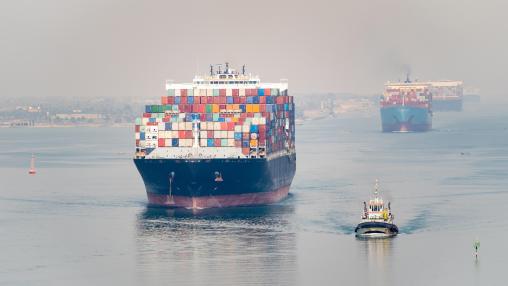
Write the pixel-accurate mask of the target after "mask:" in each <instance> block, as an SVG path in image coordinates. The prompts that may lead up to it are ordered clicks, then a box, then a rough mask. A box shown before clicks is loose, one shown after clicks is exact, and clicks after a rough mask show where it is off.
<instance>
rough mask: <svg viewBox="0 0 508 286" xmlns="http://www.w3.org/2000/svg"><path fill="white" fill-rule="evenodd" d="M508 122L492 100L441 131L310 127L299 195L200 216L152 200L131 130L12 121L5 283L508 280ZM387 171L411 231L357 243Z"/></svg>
mask: <svg viewBox="0 0 508 286" xmlns="http://www.w3.org/2000/svg"><path fill="white" fill-rule="evenodd" d="M506 122H508V114H507V113H506V111H505V108H503V106H502V105H496V104H492V103H478V104H472V103H466V106H465V111H464V112H462V113H436V114H435V115H434V120H433V123H434V130H432V131H431V132H427V133H409V134H383V133H381V132H380V123H379V115H378V114H375V115H373V116H372V117H364V116H359V115H355V116H347V117H341V118H335V119H326V120H320V121H311V122H305V124H304V125H302V126H297V174H296V177H295V179H294V182H293V186H292V188H291V196H290V197H289V198H288V199H287V200H285V201H283V202H281V203H279V204H276V205H272V206H266V207H250V208H233V209H225V210H206V211H197V212H194V213H193V212H192V211H188V210H170V209H151V208H147V206H146V194H145V189H144V186H143V184H142V180H141V177H140V176H139V174H138V173H137V171H136V169H135V167H134V164H133V162H132V159H131V157H132V154H133V151H134V142H133V141H134V132H133V128H54V129H30V128H25V129H23V128H19V129H2V130H0V182H1V183H2V184H1V187H0V249H1V250H2V255H1V256H0V285H140V284H143V285H161V284H171V285H310V284H313V285H338V284H341V285H505V282H504V280H505V277H504V273H503V270H504V268H505V266H506V257H507V254H508V252H507V251H508V247H507V245H506V241H507V239H508V221H507V220H506V219H504V213H505V211H504V210H505V204H506V202H507V201H508V191H507V185H508V146H507V144H506V143H507V142H508V128H507V125H506ZM32 152H33V153H35V154H36V156H37V163H36V164H37V170H38V173H37V175H35V176H29V175H28V174H27V172H28V166H29V161H30V156H31V153H32ZM225 179H227V178H225ZM375 179H379V180H380V184H381V194H382V196H383V197H384V198H385V200H389V201H391V202H392V208H393V211H394V214H395V222H396V223H397V224H398V226H399V228H400V230H401V234H400V235H399V236H398V237H396V238H394V239H389V240H358V239H356V238H355V237H354V235H353V230H354V227H355V225H356V224H357V223H358V222H359V219H360V216H361V212H362V202H363V201H364V200H368V198H369V196H370V194H371V192H372V188H373V184H374V181H375ZM475 238H479V239H480V241H481V247H480V259H479V261H476V262H475V261H474V259H473V257H472V252H473V248H472V244H473V241H474V239H475Z"/></svg>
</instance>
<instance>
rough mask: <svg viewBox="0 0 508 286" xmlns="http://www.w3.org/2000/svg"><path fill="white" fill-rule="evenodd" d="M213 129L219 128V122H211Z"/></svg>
mask: <svg viewBox="0 0 508 286" xmlns="http://www.w3.org/2000/svg"><path fill="white" fill-rule="evenodd" d="M213 130H220V122H214V123H213Z"/></svg>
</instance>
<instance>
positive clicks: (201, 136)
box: [199, 131, 208, 138]
mask: <svg viewBox="0 0 508 286" xmlns="http://www.w3.org/2000/svg"><path fill="white" fill-rule="evenodd" d="M206 136H208V132H206V131H200V132H199V137H200V138H206Z"/></svg>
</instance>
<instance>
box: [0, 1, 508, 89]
mask: <svg viewBox="0 0 508 286" xmlns="http://www.w3.org/2000/svg"><path fill="white" fill-rule="evenodd" d="M507 11H508V1H485V0H484V1H481V0H477V1H466V0H440V1H439V0H422V1H419V0H418V1H416V0H415V1H411V0H379V1H376V0H363V1H362V0H351V1H340V0H335V1H322V0H312V1H296V0H291V1H275V0H272V1H265V0H262V1H259V0H258V1H243V0H237V1H234V0H229V1H222V0H213V1H149V0H143V1H141V0H139V1H131V0H118V1H113V0H111V1H108V0H47V1H44V0H33V1H28V0H1V1H0V96H2V97H5V96H8V97H17V96H33V95H44V96H47V95H60V96H62V95H65V96H69V97H74V96H75V97H80V96H110V95H111V96H136V97H139V98H143V97H154V96H158V95H161V94H163V83H164V80H165V79H173V80H175V81H185V82H189V81H190V80H191V79H192V78H193V76H194V75H195V74H196V71H199V72H200V73H205V72H207V71H208V65H209V64H210V63H221V62H224V61H229V62H230V63H232V65H233V66H238V67H240V66H241V65H242V64H246V65H247V71H248V72H252V73H255V74H259V75H260V76H261V79H262V80H263V81H278V80H279V79H280V78H287V79H289V84H290V90H291V91H293V92H304V91H321V92H328V91H345V92H354V93H367V94H372V93H380V92H381V90H382V87H383V83H384V82H385V81H387V80H397V79H398V78H403V77H404V73H405V70H406V69H407V68H408V67H410V69H411V71H412V75H413V77H417V78H418V79H420V80H425V79H462V80H464V82H465V83H466V84H467V85H470V86H474V87H478V88H480V89H481V93H482V95H484V96H503V95H504V94H505V93H506V92H505V91H506V89H507V88H506V85H505V78H507V77H508V55H507V53H508V20H507V19H508V16H507V13H508V12H507Z"/></svg>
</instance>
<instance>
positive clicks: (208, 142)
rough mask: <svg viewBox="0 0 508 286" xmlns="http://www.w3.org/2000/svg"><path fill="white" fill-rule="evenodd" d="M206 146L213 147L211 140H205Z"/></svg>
mask: <svg viewBox="0 0 508 286" xmlns="http://www.w3.org/2000/svg"><path fill="white" fill-rule="evenodd" d="M206 146H208V147H213V139H207V140H206Z"/></svg>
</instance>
